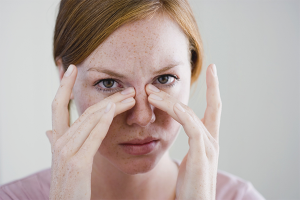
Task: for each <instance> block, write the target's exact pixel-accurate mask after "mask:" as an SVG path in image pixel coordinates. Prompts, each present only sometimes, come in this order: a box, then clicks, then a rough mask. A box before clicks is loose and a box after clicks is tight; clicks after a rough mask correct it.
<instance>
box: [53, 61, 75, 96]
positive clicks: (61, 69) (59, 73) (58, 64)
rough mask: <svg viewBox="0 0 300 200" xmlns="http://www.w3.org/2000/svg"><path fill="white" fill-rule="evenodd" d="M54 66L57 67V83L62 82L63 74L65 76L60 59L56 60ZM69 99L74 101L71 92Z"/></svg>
mask: <svg viewBox="0 0 300 200" xmlns="http://www.w3.org/2000/svg"><path fill="white" fill-rule="evenodd" d="M56 65H57V67H58V75H59V81H60V82H61V80H62V78H63V77H64V74H65V69H64V65H63V63H62V60H61V58H56ZM70 99H74V95H73V92H72V93H71V97H70Z"/></svg>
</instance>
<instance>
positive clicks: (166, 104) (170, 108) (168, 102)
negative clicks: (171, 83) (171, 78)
mask: <svg viewBox="0 0 300 200" xmlns="http://www.w3.org/2000/svg"><path fill="white" fill-rule="evenodd" d="M151 88H153V89H151ZM146 91H147V94H148V95H149V97H148V101H149V102H150V104H152V105H153V106H155V107H156V108H159V109H161V110H163V111H165V112H167V113H168V114H169V115H170V116H171V117H173V118H174V119H175V120H176V121H177V122H179V123H180V124H182V122H181V121H180V120H179V118H178V116H177V115H176V114H175V112H174V106H175V105H176V103H179V105H180V106H181V107H182V109H184V110H185V111H187V112H188V113H189V114H190V116H191V117H192V118H193V119H194V121H195V122H196V123H197V124H199V123H202V121H201V120H200V119H199V118H198V116H197V115H196V114H195V113H194V111H193V110H192V109H191V108H189V107H188V106H187V105H184V104H183V103H181V102H180V101H178V100H177V99H175V98H174V97H172V96H170V95H169V94H167V93H166V92H164V91H161V90H159V89H158V88H156V87H154V86H153V85H151V84H149V85H147V86H146ZM153 96H154V98H153ZM159 98H160V99H159ZM187 134H188V133H187ZM204 134H206V135H207V137H208V139H209V140H215V139H214V138H213V137H212V136H211V135H210V133H209V132H206V131H205V133H204ZM188 136H189V137H192V135H188Z"/></svg>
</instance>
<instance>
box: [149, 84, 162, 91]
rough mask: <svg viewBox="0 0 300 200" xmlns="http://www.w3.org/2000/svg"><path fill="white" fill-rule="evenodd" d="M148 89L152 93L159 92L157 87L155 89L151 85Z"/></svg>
mask: <svg viewBox="0 0 300 200" xmlns="http://www.w3.org/2000/svg"><path fill="white" fill-rule="evenodd" d="M148 87H149V89H150V90H152V91H153V92H160V90H159V89H158V88H157V87H155V86H154V85H152V84H150V85H149V86H148Z"/></svg>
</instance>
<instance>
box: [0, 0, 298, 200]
mask: <svg viewBox="0 0 300 200" xmlns="http://www.w3.org/2000/svg"><path fill="white" fill-rule="evenodd" d="M190 3H191V5H192V8H193V10H194V14H195V16H196V20H197V23H198V25H199V29H200V33H201V35H202V39H203V42H204V50H205V63H204V66H205V69H203V72H202V75H201V76H200V79H199V81H198V84H197V87H196V88H195V92H194V93H193V92H191V94H193V95H191V98H190V103H189V106H190V107H191V108H192V109H193V110H194V111H195V112H196V113H197V115H198V116H199V118H202V117H203V114H204V111H205V108H206V99H205V93H206V84H205V76H204V75H205V71H206V68H207V66H208V65H209V64H210V63H215V64H216V66H217V69H218V76H219V80H220V92H221V98H222V102H223V112H222V119H221V127H220V157H219V169H222V170H224V171H227V172H230V173H232V174H235V175H237V176H239V177H241V178H243V179H245V180H248V181H250V182H251V183H252V184H253V185H254V187H255V188H256V189H257V190H258V191H259V192H260V193H261V194H262V195H263V196H265V197H266V198H267V199H285V200H288V199H300V194H299V191H300V184H299V179H300V174H299V171H300V168H299V142H300V140H299V122H300V117H299V113H300V112H299V111H300V109H299V92H300V90H299V87H300V84H299V75H300V73H299V65H300V60H299V57H300V38H299V37H300V36H299V28H300V24H299V20H300V17H299V12H300V3H299V1H297V0H282V1H275V0H272V1H271V0H270V1H269V0H261V1H254V0H253V1H250V0H246V1H245V0H241V1H226V0H218V1H211V0H207V1H200V0H190ZM57 5H58V1H57V0H35V1H33V0H31V1H30V0H27V1H24V0H7V1H4V0H1V1H0V184H4V183H7V182H10V181H13V180H16V179H19V178H22V177H25V176H28V175H30V174H32V173H35V172H37V171H39V170H42V169H45V168H48V167H50V166H51V152H50V144H49V142H48V139H47V137H46V135H45V131H46V130H49V129H51V102H52V100H53V98H54V95H55V93H56V91H57V88H58V86H59V79H58V71H57V69H56V67H55V65H54V62H53V60H52V38H53V30H54V23H55V18H56V13H57V10H58V6H57ZM187 150H188V142H187V137H186V135H185V133H184V131H183V129H181V131H180V134H179V136H178V138H177V140H176V142H175V143H174V145H173V146H172V148H171V150H170V153H171V156H172V157H173V158H176V159H182V158H183V157H184V155H185V154H186V153H187Z"/></svg>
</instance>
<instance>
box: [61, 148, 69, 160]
mask: <svg viewBox="0 0 300 200" xmlns="http://www.w3.org/2000/svg"><path fill="white" fill-rule="evenodd" d="M68 157H69V150H68V149H67V148H63V149H62V150H61V151H60V152H59V159H60V160H67V159H68Z"/></svg>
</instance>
